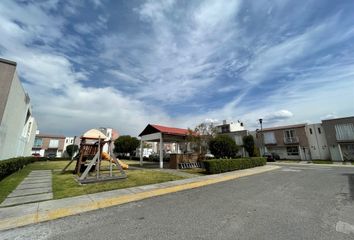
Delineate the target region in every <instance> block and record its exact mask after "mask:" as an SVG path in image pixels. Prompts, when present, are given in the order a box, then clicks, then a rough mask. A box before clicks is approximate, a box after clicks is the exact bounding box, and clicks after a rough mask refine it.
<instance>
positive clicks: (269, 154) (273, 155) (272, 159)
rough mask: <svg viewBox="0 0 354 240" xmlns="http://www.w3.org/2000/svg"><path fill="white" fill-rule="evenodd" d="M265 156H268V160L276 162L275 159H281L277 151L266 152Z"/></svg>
mask: <svg viewBox="0 0 354 240" xmlns="http://www.w3.org/2000/svg"><path fill="white" fill-rule="evenodd" d="M263 157H266V158H267V162H275V160H280V156H279V155H278V154H276V153H274V152H273V153H267V152H266V153H264V154H263Z"/></svg>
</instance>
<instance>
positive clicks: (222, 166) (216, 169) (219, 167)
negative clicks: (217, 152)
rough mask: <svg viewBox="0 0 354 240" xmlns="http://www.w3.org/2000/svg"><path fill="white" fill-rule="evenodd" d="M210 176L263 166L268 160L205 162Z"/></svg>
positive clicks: (244, 159) (242, 159)
mask: <svg viewBox="0 0 354 240" xmlns="http://www.w3.org/2000/svg"><path fill="white" fill-rule="evenodd" d="M203 163H204V167H205V170H206V172H207V173H208V174H215V173H223V172H229V171H235V170H241V169H246V168H253V167H258V166H263V165H265V164H266V163H267V159H266V158H239V159H213V160H206V161H204V162H203Z"/></svg>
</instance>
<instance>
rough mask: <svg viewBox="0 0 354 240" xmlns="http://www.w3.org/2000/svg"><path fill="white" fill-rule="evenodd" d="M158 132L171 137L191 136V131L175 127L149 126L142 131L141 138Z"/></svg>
mask: <svg viewBox="0 0 354 240" xmlns="http://www.w3.org/2000/svg"><path fill="white" fill-rule="evenodd" d="M156 132H161V133H165V134H170V135H182V136H187V135H188V134H189V130H188V129H184V128H174V127H167V126H161V125H156V124H148V125H147V126H146V128H145V129H144V131H142V132H141V133H140V134H139V137H141V136H143V135H147V134H151V133H156Z"/></svg>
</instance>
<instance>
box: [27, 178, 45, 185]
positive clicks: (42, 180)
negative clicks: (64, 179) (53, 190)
mask: <svg viewBox="0 0 354 240" xmlns="http://www.w3.org/2000/svg"><path fill="white" fill-rule="evenodd" d="M51 182H52V179H40V180H23V181H22V183H21V184H22V185H25V184H35V183H51Z"/></svg>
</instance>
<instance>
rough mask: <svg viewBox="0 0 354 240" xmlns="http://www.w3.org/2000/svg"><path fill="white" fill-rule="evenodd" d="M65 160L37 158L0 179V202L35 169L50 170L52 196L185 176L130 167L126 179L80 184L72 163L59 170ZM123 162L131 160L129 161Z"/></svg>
mask: <svg viewBox="0 0 354 240" xmlns="http://www.w3.org/2000/svg"><path fill="white" fill-rule="evenodd" d="M68 162H69V161H68V160H64V161H38V162H34V163H31V164H29V165H27V166H26V167H24V168H23V169H21V170H20V171H18V172H16V173H13V174H12V175H10V176H8V177H6V178H5V179H3V180H2V181H0V202H2V201H3V200H4V199H5V198H6V197H7V196H8V195H9V194H10V193H11V192H12V191H13V190H14V189H15V188H16V187H17V185H19V184H20V183H21V182H22V181H23V179H25V178H26V177H27V176H28V175H29V173H30V172H31V171H34V170H52V173H53V179H52V180H53V197H54V199H59V198H66V197H73V196H79V195H85V194H89V193H97V192H104V191H108V190H114V189H123V188H129V187H135V186H142V185H148V184H153V183H162V182H167V181H174V180H179V179H184V177H181V176H178V175H175V174H172V173H169V172H160V171H154V170H150V169H135V168H131V169H127V170H125V173H126V176H127V178H125V179H119V180H113V181H103V182H96V183H90V184H79V183H78V182H77V180H76V177H75V175H74V174H73V171H74V170H75V165H74V164H73V165H71V166H70V167H69V168H68V169H67V170H68V171H67V172H65V173H61V171H62V169H63V168H64V167H65V166H66V165H67V164H68ZM126 162H127V163H130V162H129V161H126ZM108 166H109V163H108V162H106V161H103V163H102V168H104V167H108ZM114 173H117V174H118V170H115V171H114ZM103 174H109V170H104V171H103Z"/></svg>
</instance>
